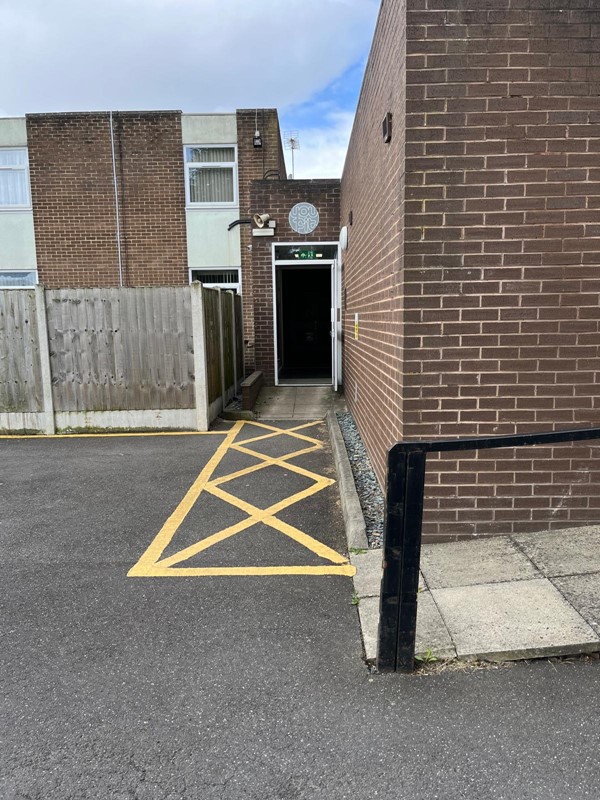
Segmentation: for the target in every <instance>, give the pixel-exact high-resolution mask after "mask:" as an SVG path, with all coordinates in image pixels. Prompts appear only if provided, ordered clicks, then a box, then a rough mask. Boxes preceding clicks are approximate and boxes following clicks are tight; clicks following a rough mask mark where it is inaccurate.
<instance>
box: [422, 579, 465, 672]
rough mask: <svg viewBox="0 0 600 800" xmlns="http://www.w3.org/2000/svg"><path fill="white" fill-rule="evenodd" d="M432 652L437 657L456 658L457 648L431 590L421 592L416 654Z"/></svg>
mask: <svg viewBox="0 0 600 800" xmlns="http://www.w3.org/2000/svg"><path fill="white" fill-rule="evenodd" d="M429 653H431V655H432V656H435V658H441V659H446V658H456V648H455V647H454V643H453V641H452V639H451V637H450V633H449V631H448V628H447V627H446V625H445V624H444V620H443V619H442V615H441V614H440V611H439V609H438V607H437V605H436V604H435V601H434V599H433V597H432V595H431V592H428V591H422V592H419V601H418V605H417V641H416V645H415V655H416V656H417V657H418V656H423V655H426V654H429Z"/></svg>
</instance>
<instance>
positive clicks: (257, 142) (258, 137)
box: [252, 128, 262, 147]
mask: <svg viewBox="0 0 600 800" xmlns="http://www.w3.org/2000/svg"><path fill="white" fill-rule="evenodd" d="M252 144H253V145H254V147H262V137H261V135H260V131H259V130H258V128H257V129H256V130H255V131H254V138H253V139H252Z"/></svg>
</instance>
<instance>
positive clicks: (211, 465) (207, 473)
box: [128, 421, 244, 575]
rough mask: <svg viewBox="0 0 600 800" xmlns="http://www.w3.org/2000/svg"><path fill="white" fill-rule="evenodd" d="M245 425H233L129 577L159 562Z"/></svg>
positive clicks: (238, 423)
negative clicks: (138, 570)
mask: <svg viewBox="0 0 600 800" xmlns="http://www.w3.org/2000/svg"><path fill="white" fill-rule="evenodd" d="M243 424H244V423H243V422H242V421H239V422H235V423H234V424H233V426H232V427H231V428H230V430H229V431H228V432H227V434H226V436H225V438H224V439H223V441H222V442H221V444H220V445H219V446H218V448H217V449H216V451H215V453H214V455H213V456H212V458H210V460H209V461H208V463H207V464H206V466H205V467H204V469H203V470H202V472H201V473H200V475H198V477H197V478H196V480H195V481H194V483H193V484H192V485H191V487H190V488H189V489H188V491H187V492H186V495H185V497H184V498H183V500H182V501H181V503H179V505H178V506H177V508H176V509H175V511H174V512H173V513H172V514H171V516H170V517H169V518H168V520H167V521H166V522H165V524H164V525H163V527H162V528H161V529H160V531H159V532H158V534H157V535H156V536H155V538H154V540H153V541H152V543H151V544H150V546H149V547H148V549H147V550H146V552H145V553H144V554H143V555H142V557H141V558H140V560H139V561H138V562H137V564H136V565H135V566H134V567H132V568H131V569H130V571H129V573H128V574H129V575H135V574H136V570H137V569H143V567H144V566H150V565H151V564H155V563H156V562H157V561H158V560H159V558H160V557H161V555H162V553H163V550H164V549H165V547H166V546H167V545H168V544H169V542H170V541H171V539H172V538H173V536H174V535H175V532H176V531H177V529H178V528H179V526H180V525H181V523H182V522H183V520H184V519H185V518H186V517H187V515H188V514H189V512H190V509H191V508H192V506H193V505H194V503H195V502H196V500H197V499H198V497H200V494H201V493H202V490H203V489H204V487H205V486H206V484H207V483H208V481H209V480H210V477H211V475H212V474H213V472H214V470H215V469H216V468H217V466H218V465H219V463H220V462H221V459H222V458H223V456H224V455H225V453H226V452H227V450H228V449H229V446H230V444H231V443H232V442H233V440H234V439H235V437H236V436H237V434H238V432H239V430H240V428H241V427H242V426H243Z"/></svg>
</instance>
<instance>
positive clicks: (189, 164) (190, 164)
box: [183, 142, 239, 208]
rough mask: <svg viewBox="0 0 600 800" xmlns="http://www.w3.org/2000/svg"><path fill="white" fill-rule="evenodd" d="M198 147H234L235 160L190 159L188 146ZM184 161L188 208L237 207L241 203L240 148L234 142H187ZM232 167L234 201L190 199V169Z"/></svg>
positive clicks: (207, 148) (184, 149) (184, 148)
mask: <svg viewBox="0 0 600 800" xmlns="http://www.w3.org/2000/svg"><path fill="white" fill-rule="evenodd" d="M194 147H198V148H201V149H204V150H210V149H211V148H218V149H220V150H221V149H223V148H224V147H232V148H233V157H234V160H233V161H214V162H213V161H210V162H208V163H204V162H202V161H188V160H187V151H188V148H194ZM183 163H184V168H185V204H186V207H187V208H236V207H237V205H238V203H239V197H238V149H237V144H233V142H226V143H225V142H222V143H221V144H185V145H184V146H183ZM224 168H226V169H231V171H232V173H233V201H232V202H231V203H193V202H192V201H191V200H190V170H192V169H224Z"/></svg>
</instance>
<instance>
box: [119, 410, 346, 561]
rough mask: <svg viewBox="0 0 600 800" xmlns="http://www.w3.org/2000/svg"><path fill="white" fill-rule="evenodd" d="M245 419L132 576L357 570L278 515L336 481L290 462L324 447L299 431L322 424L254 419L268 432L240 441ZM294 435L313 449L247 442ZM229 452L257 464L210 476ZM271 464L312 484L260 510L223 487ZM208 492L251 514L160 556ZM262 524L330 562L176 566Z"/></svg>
mask: <svg viewBox="0 0 600 800" xmlns="http://www.w3.org/2000/svg"><path fill="white" fill-rule="evenodd" d="M244 424H246V423H244V422H243V421H240V422H236V423H235V425H234V426H233V427H232V428H231V429H230V430H229V431H228V432H227V434H226V436H225V439H224V440H223V442H222V443H221V444H220V446H219V447H218V449H217V451H216V452H215V454H214V455H213V457H212V458H211V459H210V461H209V462H208V463H207V464H206V466H205V467H204V469H203V470H202V472H201V473H200V475H199V476H198V478H197V479H196V481H194V483H193V485H192V486H191V487H190V489H189V490H188V492H187V493H186V495H185V497H184V498H183V500H182V501H181V503H180V504H179V506H178V507H177V508H176V509H175V511H174V512H173V513H172V514H171V516H170V517H169V518H168V519H167V521H166V522H165V524H164V525H163V527H162V528H161V530H160V531H159V532H158V534H157V535H156V537H155V538H154V540H153V541H152V543H151V544H150V546H149V547H148V549H147V550H146V551H145V553H144V554H143V555H142V557H141V558H140V560H139V561H138V562H137V564H135V566H133V567H132V568H131V570H130V571H129V573H128V575H129V576H130V577H170V576H172V577H175V576H190V577H194V576H196V577H209V576H226V575H263V576H267V575H354V573H355V571H356V570H355V568H354V567H353V566H352V565H351V564H349V563H348V559H347V558H346V557H345V556H343V555H340V553H337V552H336V551H335V550H333V549H332V548H330V547H328V546H327V545H326V544H324V543H323V542H320V541H318V540H317V539H314V538H313V537H312V536H309V535H308V534H306V533H304V532H303V531H301V530H299V529H298V528H295V527H294V526H293V525H289V524H288V523H286V522H284V521H283V520H280V519H278V518H277V517H276V516H275V514H277V513H278V512H280V511H282V510H284V509H285V508H289V507H290V506H292V505H294V504H295V503H298V502H300V501H301V500H303V499H305V498H307V497H311V496H312V495H314V494H316V493H317V492H320V491H322V490H323V489H324V488H326V487H327V486H331V485H332V484H333V483H335V481H334V480H332V479H331V478H327V477H325V476H323V475H318V474H317V473H314V472H311V471H310V470H307V469H304V468H303V467H300V466H298V465H297V464H292V463H291V462H290V459H292V458H295V457H297V456H300V455H304V454H306V453H310V452H313V451H315V450H319V449H322V447H323V445H322V443H321V442H320V441H319V440H318V439H314V438H311V437H308V436H305V435H304V434H301V433H299V431H300V430H304V429H306V428H309V427H312V426H314V425H316V424H319V423H318V422H309V423H304V424H302V425H298V426H295V427H294V428H289V429H283V428H276V427H274V426H272V425H266V424H264V423H258V422H254V421H253V422H251V423H248V424H251V425H253V426H258V427H261V428H264V429H266V430H268V431H269V433H267V434H264V435H261V436H255V437H252V438H250V439H244V440H242V441H240V442H235V443H234V440H235V439H236V436H237V435H238V433H239V431H240V430H241V428H242V427H243V426H244ZM286 435H287V436H293V437H294V438H296V439H298V440H299V442H308V443H310V445H311V446H310V447H304V448H302V449H300V450H297V451H295V452H293V453H287V454H286V455H284V456H279V457H273V456H268V455H265V454H263V453H259V452H257V451H255V450H252V449H250V448H247V447H244V446H243V445H247V444H249V443H251V442H256V441H262V440H264V439H270V438H273V437H275V436H286ZM228 450H235V451H236V452H240V453H245V454H247V455H250V456H252V457H254V458H258V459H260V463H259V464H254V465H252V466H251V467H246V468H245V469H242V470H237V471H236V472H233V473H230V474H228V475H223V476H221V477H220V478H216V479H214V480H211V476H212V474H213V472H214V471H215V469H216V468H217V466H218V465H219V463H220V462H221V460H222V459H223V457H224V456H225V454H226V453H227V451H228ZM269 466H279V467H282V468H284V469H286V470H289V471H292V472H295V473H297V474H299V475H303V476H305V477H307V478H310V479H311V480H312V481H314V483H313V485H312V486H309V487H308V488H307V489H304V490H302V491H300V492H296V493H294V494H293V495H290V496H289V497H286V498H284V499H283V500H280V501H279V502H277V503H275V504H273V505H272V506H269V508H266V509H260V508H257V507H256V506H253V505H252V504H251V503H247V502H246V501H244V500H242V499H241V498H239V497H235V496H234V495H233V494H231V493H229V492H226V491H224V490H223V489H221V488H220V486H221V484H223V483H227V482H228V481H232V480H234V479H235V478H238V477H241V476H243V475H248V474H251V473H253V472H257V471H259V470H261V469H265V468H266V467H269ZM203 491H205V492H209V493H210V494H212V495H214V496H216V497H219V498H220V499H221V500H223V501H224V502H226V503H229V504H230V505H232V506H234V507H236V508H238V509H239V510H240V511H243V512H244V513H245V514H248V518H247V519H244V520H242V521H240V522H238V523H236V524H235V525H230V526H229V527H227V528H224V529H223V530H221V531H218V532H217V533H214V534H212V535H210V536H207V537H206V538H204V539H202V540H200V541H199V542H195V543H194V544H192V545H189V546H188V547H185V548H184V549H183V550H180V551H178V552H176V553H173V554H172V555H170V556H168V557H166V558H162V554H163V552H164V551H165V549H166V547H167V546H168V545H169V544H170V542H171V541H172V539H173V537H174V536H175V534H176V532H177V530H178V529H179V527H180V525H181V524H182V523H183V521H184V520H185V518H186V516H187V515H188V513H189V512H190V510H191V508H192V506H193V505H194V503H195V502H196V501H197V500H198V498H199V496H200V494H201V493H202V492H203ZM258 523H264V524H265V525H268V526H269V527H271V528H274V529H275V530H277V531H279V532H280V533H283V534H284V535H285V536H287V537H289V538H290V539H293V540H294V541H295V542H297V543H298V544H300V545H302V546H303V547H306V548H307V549H308V550H310V551H311V552H313V553H315V554H316V555H317V556H319V557H320V558H323V559H326V560H328V561H330V562H332V563H331V564H329V565H322V566H305V565H303V566H296V565H289V566H243V567H242V566H239V567H181V566H179V567H177V566H175V565H176V564H181V562H183V561H186V560H188V559H189V558H192V557H193V556H195V555H197V554H198V553H202V552H203V551H205V550H207V549H208V548H210V547H212V546H214V545H215V544H218V543H219V542H222V541H224V540H225V539H228V538H230V537H231V536H235V535H236V534H238V533H240V532H241V531H244V530H247V529H248V528H250V527H252V526H254V525H256V524H258Z"/></svg>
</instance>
